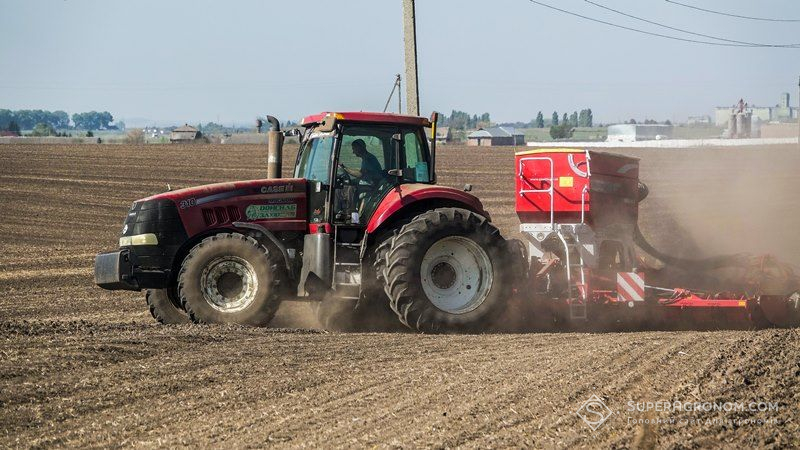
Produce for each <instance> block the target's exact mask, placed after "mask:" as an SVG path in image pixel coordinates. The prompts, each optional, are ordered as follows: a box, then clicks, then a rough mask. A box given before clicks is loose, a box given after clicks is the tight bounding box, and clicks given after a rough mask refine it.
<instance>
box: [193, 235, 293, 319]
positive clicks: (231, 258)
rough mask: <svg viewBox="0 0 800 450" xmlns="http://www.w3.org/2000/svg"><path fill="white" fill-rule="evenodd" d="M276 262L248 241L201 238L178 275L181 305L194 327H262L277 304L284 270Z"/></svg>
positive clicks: (261, 247) (243, 238) (242, 238)
mask: <svg viewBox="0 0 800 450" xmlns="http://www.w3.org/2000/svg"><path fill="white" fill-rule="evenodd" d="M273 253H274V252H273ZM278 262H279V259H278V258H277V255H273V254H272V253H271V252H270V251H269V249H267V248H266V247H265V246H264V245H262V244H260V243H259V242H258V241H256V240H255V239H253V238H252V237H248V236H244V235H242V234H239V233H222V234H217V235H214V236H210V237H207V238H205V239H203V240H202V241H201V242H200V243H199V244H197V245H196V246H195V247H194V248H193V249H192V250H191V251H190V252H189V255H188V256H187V257H186V259H185V260H184V261H183V265H182V267H181V271H180V275H179V276H178V293H179V295H180V299H181V302H182V305H183V307H184V309H185V310H186V312H187V313H188V314H189V317H191V319H192V321H194V322H196V323H236V324H242V325H251V326H264V325H267V324H268V323H269V322H270V320H272V318H273V317H274V316H275V313H276V312H277V310H278V306H279V305H280V303H281V298H280V296H279V284H280V282H281V281H282V280H283V279H284V273H283V272H285V271H282V270H281V265H280V264H279V263H278Z"/></svg>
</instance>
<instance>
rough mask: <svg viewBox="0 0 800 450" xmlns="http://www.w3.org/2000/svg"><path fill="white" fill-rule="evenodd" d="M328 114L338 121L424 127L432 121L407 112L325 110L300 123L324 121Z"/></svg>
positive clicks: (305, 118) (308, 123)
mask: <svg viewBox="0 0 800 450" xmlns="http://www.w3.org/2000/svg"><path fill="white" fill-rule="evenodd" d="M328 115H334V116H335V117H336V120H337V121H339V120H341V121H346V122H370V123H393V124H404V125H417V126H423V127H429V126H431V122H430V121H429V120H428V119H426V118H424V117H417V116H408V115H405V114H392V113H379V112H363V111H358V112H327V111H325V112H321V113H319V114H313V115H310V116H307V117H304V118H303V120H302V121H301V122H300V124H301V125H303V126H304V127H308V126H311V125H313V124H316V123H320V122H322V120H323V119H324V118H325V117H326V116H328Z"/></svg>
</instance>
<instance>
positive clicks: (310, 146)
mask: <svg viewBox="0 0 800 450" xmlns="http://www.w3.org/2000/svg"><path fill="white" fill-rule="evenodd" d="M333 142H334V140H333V136H325V137H318V138H312V139H310V140H307V141H306V142H305V144H304V145H303V149H302V150H301V156H300V162H299V164H297V169H295V172H294V176H295V177H296V178H306V179H308V180H314V181H322V182H323V183H328V176H329V173H330V164H331V152H332V151H333Z"/></svg>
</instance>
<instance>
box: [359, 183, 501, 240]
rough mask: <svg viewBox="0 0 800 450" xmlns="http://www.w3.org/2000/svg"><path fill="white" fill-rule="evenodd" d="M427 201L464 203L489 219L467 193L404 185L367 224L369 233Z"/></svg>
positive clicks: (426, 186) (388, 198) (385, 199)
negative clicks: (402, 211) (419, 203)
mask: <svg viewBox="0 0 800 450" xmlns="http://www.w3.org/2000/svg"><path fill="white" fill-rule="evenodd" d="M427 199H438V200H451V201H456V202H459V203H463V204H465V205H467V206H468V208H469V209H471V210H473V211H475V212H477V213H478V214H480V215H482V216H484V217H486V218H487V219H488V218H489V214H488V213H487V212H486V210H484V209H483V204H482V203H481V201H480V200H478V198H477V197H475V196H474V195H472V194H469V193H467V192H464V191H461V190H458V189H455V188H451V187H446V186H436V185H430V184H402V185H400V186H398V187H397V188H394V189H392V190H391V191H389V193H388V194H386V197H384V198H383V200H382V201H381V203H380V205H378V208H377V209H376V210H375V213H374V214H373V215H372V217H371V218H370V220H369V223H367V233H372V232H373V231H375V230H376V229H377V228H378V227H379V226H380V225H381V224H382V223H384V222H385V221H386V220H387V219H389V218H390V217H391V216H392V215H393V214H394V213H396V212H398V211H400V210H401V209H402V208H404V207H406V206H408V205H411V204H412V203H415V202H417V201H421V200H427Z"/></svg>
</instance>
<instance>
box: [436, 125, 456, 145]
mask: <svg viewBox="0 0 800 450" xmlns="http://www.w3.org/2000/svg"><path fill="white" fill-rule="evenodd" d="M452 140H453V133H452V132H451V131H450V127H438V128H436V143H437V144H446V143H448V142H450V141H452Z"/></svg>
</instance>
